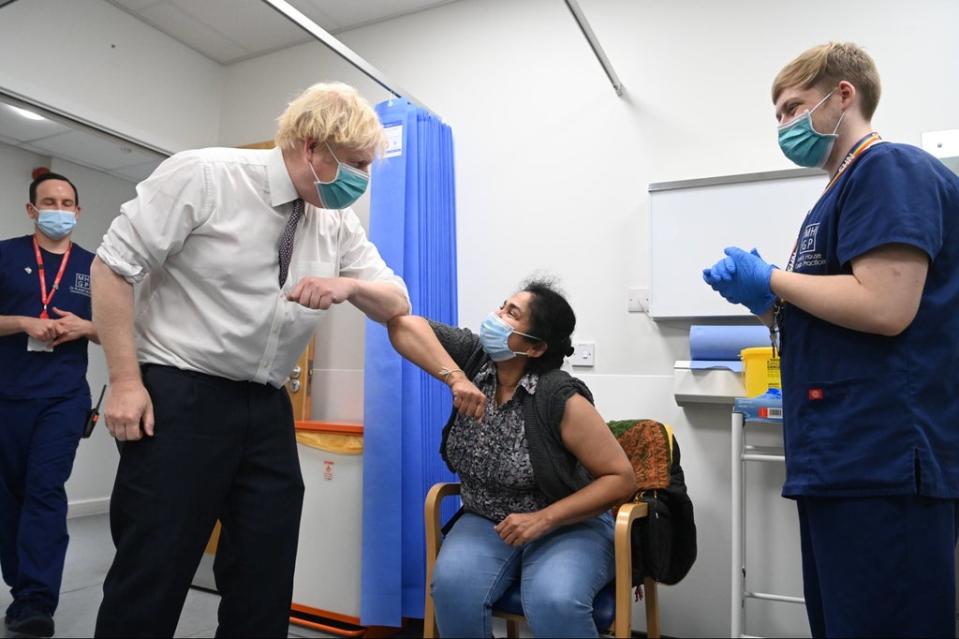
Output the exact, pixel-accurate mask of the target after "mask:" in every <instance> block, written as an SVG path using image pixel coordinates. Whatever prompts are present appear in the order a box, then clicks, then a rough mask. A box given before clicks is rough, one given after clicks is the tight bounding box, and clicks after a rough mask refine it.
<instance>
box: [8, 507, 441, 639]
mask: <svg viewBox="0 0 959 639" xmlns="http://www.w3.org/2000/svg"><path fill="white" fill-rule="evenodd" d="M67 524H68V527H69V530H70V546H69V549H68V550H67V560H66V567H65V568H64V571H63V586H62V588H61V591H60V607H59V608H58V609H57V613H56V616H55V617H54V621H55V622H56V628H57V633H56V634H57V636H59V637H92V636H93V629H94V625H95V622H96V615H97V609H98V608H99V606H100V599H101V597H102V596H103V590H102V588H103V580H104V577H105V576H106V573H107V569H108V568H109V567H110V562H111V560H112V559H113V542H112V540H111V539H110V527H109V523H108V520H107V516H106V515H97V516H91V517H78V518H76V519H70V520H68V522H67ZM10 601H11V597H10V592H9V590H7V589H6V588H3V589H2V592H0V610H5V609H6V607H7V606H8V605H9V603H10ZM219 601H220V597H219V595H215V594H212V593H209V592H204V591H201V590H197V589H194V588H191V589H190V592H189V594H187V598H186V603H185V604H184V606H183V613H182V614H181V615H180V624H179V625H178V626H177V630H176V635H175V636H176V637H212V636H213V635H214V633H215V632H216V609H217V606H218V605H219ZM409 631H412V632H413V634H406V635H405V636H415V633H416V631H417V629H415V628H410V629H408V630H407V632H409ZM0 632H2V633H3V635H2V636H4V637H7V636H15V635H7V634H6V631H5V629H4V628H2V627H0ZM420 632H422V631H421V630H420ZM289 636H290V637H332V636H334V635H326V634H322V633H319V632H313V631H311V630H308V629H306V628H301V627H299V626H290V633H289Z"/></svg>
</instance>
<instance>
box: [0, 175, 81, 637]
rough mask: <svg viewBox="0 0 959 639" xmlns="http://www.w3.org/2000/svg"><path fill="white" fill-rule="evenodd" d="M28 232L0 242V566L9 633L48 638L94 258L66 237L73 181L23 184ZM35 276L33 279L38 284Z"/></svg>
mask: <svg viewBox="0 0 959 639" xmlns="http://www.w3.org/2000/svg"><path fill="white" fill-rule="evenodd" d="M27 215H28V216H29V217H30V219H31V220H32V221H33V223H34V224H35V225H36V230H35V232H34V233H33V234H32V235H24V236H22V237H15V238H11V239H8V240H3V241H0V362H2V365H0V564H2V566H3V580H4V581H5V582H6V583H7V585H9V586H10V589H11V594H12V595H13V603H12V604H10V607H9V608H8V609H7V612H6V617H5V621H6V625H7V629H8V630H9V631H10V632H14V633H17V634H26V635H38V636H51V635H52V634H53V613H54V611H55V610H56V608H57V602H58V600H59V596H60V580H61V578H62V576H63V560H64V556H65V555H66V552H67V541H68V539H69V538H68V536H67V523H66V515H67V496H66V491H65V490H64V484H65V483H66V481H67V478H69V477H70V471H71V470H72V469H73V459H74V456H75V455H76V450H77V445H78V443H79V442H80V437H81V434H82V433H83V427H84V424H85V422H86V417H87V413H88V411H89V410H90V389H89V387H88V386H87V379H86V374H87V342H88V340H94V341H96V340H97V334H96V330H95V329H94V327H93V323H92V322H91V321H90V263H91V262H92V261H93V254H92V253H90V252H89V251H86V250H84V249H82V248H80V247H79V246H77V245H76V244H73V243H72V242H71V240H70V236H71V233H72V230H73V227H74V225H75V224H76V221H77V218H78V217H79V215H80V206H79V203H78V201H77V191H76V188H75V187H74V186H73V184H72V183H71V182H70V181H69V180H68V179H67V178H65V177H63V176H62V175H57V174H55V173H49V172H48V173H45V174H43V175H41V176H39V177H37V178H36V179H35V180H34V181H33V182H32V183H31V184H30V203H29V204H27ZM41 278H42V281H41Z"/></svg>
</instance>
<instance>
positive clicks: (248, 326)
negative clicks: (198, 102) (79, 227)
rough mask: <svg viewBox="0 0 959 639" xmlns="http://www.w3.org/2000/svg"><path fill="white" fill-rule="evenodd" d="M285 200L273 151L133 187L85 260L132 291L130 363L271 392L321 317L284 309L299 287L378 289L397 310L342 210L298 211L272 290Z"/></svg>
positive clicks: (187, 157)
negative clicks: (310, 279) (317, 282)
mask: <svg viewBox="0 0 959 639" xmlns="http://www.w3.org/2000/svg"><path fill="white" fill-rule="evenodd" d="M296 198H297V193H296V189H295V188H294V187H293V182H292V181H291V180H290V176H289V173H288V172H287V170H286V165H285V164H284V162H283V156H282V153H281V152H280V150H279V149H272V150H266V151H264V150H251V149H229V148H210V149H200V150H196V151H185V152H183V153H177V154H176V155H174V156H173V157H171V158H169V159H167V160H166V161H164V162H163V163H162V164H161V165H160V166H159V167H157V169H156V171H154V172H153V175H151V176H150V177H149V178H147V179H146V180H144V181H143V182H140V184H138V185H137V197H136V198H135V199H133V200H130V201H129V202H127V203H125V204H124V205H123V206H122V207H121V209H120V215H119V216H118V217H117V218H116V219H114V221H113V223H112V224H111V225H110V228H109V230H108V231H107V233H106V235H104V236H103V244H101V245H100V248H99V249H98V250H97V256H98V257H99V258H100V259H101V260H102V261H103V262H104V263H105V264H106V265H107V266H109V267H110V268H111V269H112V270H113V271H114V272H115V273H117V274H118V275H120V276H122V277H124V278H126V280H127V281H128V282H130V283H131V284H135V285H136V295H135V300H136V304H135V332H136V338H137V355H138V358H139V361H140V362H142V363H152V364H162V365H166V366H173V367H176V368H179V369H183V370H191V371H197V372H200V373H206V374H209V375H216V376H219V377H225V378H227V379H232V380H238V381H252V382H258V383H269V384H272V385H273V386H276V387H280V386H282V385H283V383H284V382H285V381H286V379H287V377H288V375H289V374H290V371H291V370H293V366H294V365H295V364H296V360H297V358H298V357H299V356H300V354H301V353H302V352H303V350H304V349H305V348H306V346H307V344H308V342H309V340H310V337H311V336H312V335H313V333H314V332H315V331H316V328H317V325H318V323H319V321H320V318H321V317H322V316H323V315H324V313H325V312H326V311H321V310H313V309H310V308H307V307H304V306H301V305H300V304H298V303H296V302H290V301H288V300H287V299H286V296H287V295H288V294H289V293H290V291H292V289H293V287H294V286H296V284H297V282H299V281H300V279H301V278H302V277H304V276H307V275H313V276H319V277H337V276H342V277H354V278H358V279H363V280H381V281H387V282H391V283H392V284H394V285H396V287H397V288H399V289H400V290H401V291H402V292H403V294H404V295H406V296H407V300H409V295H408V294H407V291H406V285H405V284H404V283H403V280H402V279H401V278H400V277H398V276H397V275H395V274H394V273H393V271H392V270H391V269H390V268H389V267H388V266H387V265H386V263H385V262H384V261H383V258H381V257H380V254H379V252H378V251H377V250H376V247H375V246H374V245H373V244H372V243H371V242H370V241H369V240H368V239H367V237H366V233H365V232H364V230H363V227H362V226H361V225H360V221H359V219H358V218H357V217H356V214H355V213H354V212H353V211H352V209H349V208H347V209H343V210H328V209H318V208H316V207H313V206H311V205H309V204H306V207H305V211H304V215H303V217H302V218H301V219H300V222H299V224H298V225H297V231H296V238H295V240H294V247H293V257H292V259H291V261H290V271H289V275H288V277H287V279H286V283H285V285H284V286H283V288H282V290H281V289H280V285H279V258H278V246H279V241H280V235H281V234H282V232H283V228H284V226H285V225H286V222H287V219H288V218H289V216H290V213H291V212H292V208H293V206H292V202H293V200H295V199H296Z"/></svg>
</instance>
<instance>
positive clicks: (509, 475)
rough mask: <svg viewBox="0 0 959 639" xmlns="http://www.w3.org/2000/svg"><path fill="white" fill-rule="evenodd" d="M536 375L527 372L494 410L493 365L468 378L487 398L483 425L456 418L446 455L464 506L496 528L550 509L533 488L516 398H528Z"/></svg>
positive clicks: (520, 415) (534, 387) (534, 386)
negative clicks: (517, 517) (521, 515)
mask: <svg viewBox="0 0 959 639" xmlns="http://www.w3.org/2000/svg"><path fill="white" fill-rule="evenodd" d="M538 379H539V376H538V375H537V374H535V373H526V374H525V375H524V376H523V377H522V378H521V379H520V380H519V383H518V384H517V386H516V392H515V393H514V394H513V397H512V398H511V399H510V400H509V401H508V402H506V403H504V404H503V405H502V406H497V405H496V387H497V380H496V366H495V365H494V364H493V363H492V362H488V363H487V364H486V365H485V366H483V368H482V369H480V372H479V373H478V374H477V375H476V377H475V378H474V379H473V383H474V384H475V385H476V387H477V388H479V389H480V390H481V391H482V392H483V394H484V395H486V410H485V412H484V414H483V420H482V421H477V420H475V419H473V418H472V417H467V416H465V415H458V416H457V418H456V421H455V422H454V424H453V427H452V429H451V431H450V434H449V440H448V442H447V448H446V454H447V458H448V460H449V462H450V466H451V467H452V468H453V469H454V470H455V471H456V472H457V473H458V474H459V477H460V483H461V485H460V490H461V498H462V500H463V507H464V508H465V509H466V510H468V511H470V512H473V513H476V514H477V515H481V516H483V517H486V518H487V519H491V520H492V521H495V522H497V523H499V522H500V521H502V520H503V519H505V518H506V516H507V515H509V514H511V513H528V512H533V511H537V510H540V509H542V508H545V507H546V506H548V505H549V503H550V502H549V500H548V499H547V497H546V495H545V494H543V492H542V491H541V490H540V489H539V488H538V487H537V485H536V481H535V478H534V477H533V466H532V464H531V463H530V458H529V446H528V444H527V441H526V424H525V420H524V417H523V407H522V402H521V401H520V393H526V394H528V395H533V394H534V393H535V392H536V384H537V381H538Z"/></svg>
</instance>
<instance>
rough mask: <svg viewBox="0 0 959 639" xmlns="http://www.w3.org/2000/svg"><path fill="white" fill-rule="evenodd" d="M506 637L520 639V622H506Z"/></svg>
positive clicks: (511, 620)
mask: <svg viewBox="0 0 959 639" xmlns="http://www.w3.org/2000/svg"><path fill="white" fill-rule="evenodd" d="M506 636H507V637H509V639H519V622H518V621H516V620H515V619H507V620H506Z"/></svg>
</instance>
